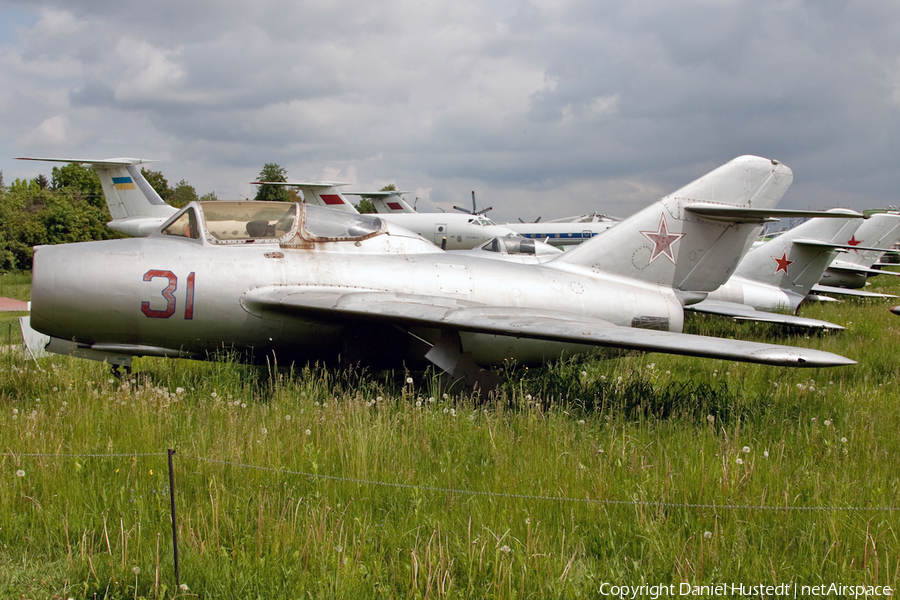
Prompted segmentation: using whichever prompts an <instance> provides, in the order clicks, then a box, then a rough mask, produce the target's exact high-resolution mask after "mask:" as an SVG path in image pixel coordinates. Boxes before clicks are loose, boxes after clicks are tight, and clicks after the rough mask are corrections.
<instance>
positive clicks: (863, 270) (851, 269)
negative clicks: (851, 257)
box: [828, 263, 900, 277]
mask: <svg viewBox="0 0 900 600" xmlns="http://www.w3.org/2000/svg"><path fill="white" fill-rule="evenodd" d="M828 268H829V269H831V270H833V271H843V272H845V273H860V274H865V275H893V276H894V277H900V271H884V270H882V269H869V268H867V267H860V266H857V265H850V264H842V263H831V264H830V265H828Z"/></svg>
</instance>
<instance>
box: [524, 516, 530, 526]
mask: <svg viewBox="0 0 900 600" xmlns="http://www.w3.org/2000/svg"><path fill="white" fill-rule="evenodd" d="M525 524H526V525H531V517H525Z"/></svg>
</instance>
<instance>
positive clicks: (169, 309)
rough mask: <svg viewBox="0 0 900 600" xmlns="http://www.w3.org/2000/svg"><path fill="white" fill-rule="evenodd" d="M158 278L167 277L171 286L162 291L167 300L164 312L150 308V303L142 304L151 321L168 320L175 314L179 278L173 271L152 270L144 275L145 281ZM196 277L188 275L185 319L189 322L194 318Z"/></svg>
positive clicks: (142, 308)
mask: <svg viewBox="0 0 900 600" xmlns="http://www.w3.org/2000/svg"><path fill="white" fill-rule="evenodd" d="M156 277H165V278H166V279H168V280H169V285H167V286H166V288H165V289H164V290H163V291H162V297H163V298H165V299H166V307H165V308H164V309H163V310H154V309H152V308H150V302H148V301H146V300H144V301H143V302H141V312H142V313H144V314H145V315H147V316H148V317H150V318H151V319H168V318H169V317H171V316H172V315H174V314H175V304H176V300H175V290H177V289H178V277H176V276H175V273H173V272H172V271H160V270H157V269H151V270H149V271H147V272H146V273H144V281H152V280H153V279H154V278H156ZM194 277H195V274H194V273H193V272H192V273H191V274H190V275H188V280H187V298H186V299H185V307H184V318H185V320H188V321H190V320H191V319H193V318H194Z"/></svg>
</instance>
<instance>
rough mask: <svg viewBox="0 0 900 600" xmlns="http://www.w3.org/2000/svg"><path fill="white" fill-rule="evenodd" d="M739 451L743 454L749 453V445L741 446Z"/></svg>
mask: <svg viewBox="0 0 900 600" xmlns="http://www.w3.org/2000/svg"><path fill="white" fill-rule="evenodd" d="M741 452H743V453H744V454H750V446H744V447H743V448H741Z"/></svg>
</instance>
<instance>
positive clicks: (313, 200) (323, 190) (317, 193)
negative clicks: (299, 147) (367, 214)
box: [284, 181, 358, 214]
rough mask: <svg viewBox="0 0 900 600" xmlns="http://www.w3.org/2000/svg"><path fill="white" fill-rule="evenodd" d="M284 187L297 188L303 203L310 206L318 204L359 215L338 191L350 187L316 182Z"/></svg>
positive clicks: (328, 182) (334, 182)
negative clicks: (343, 187) (342, 187)
mask: <svg viewBox="0 0 900 600" xmlns="http://www.w3.org/2000/svg"><path fill="white" fill-rule="evenodd" d="M284 185H289V186H291V187H295V188H297V189H298V190H300V191H301V192H302V193H303V201H304V202H306V203H308V204H318V205H319V206H325V207H328V208H335V209H337V210H343V211H345V212H349V213H353V214H357V213H358V211H357V210H356V208H355V207H354V206H353V204H351V203H350V201H349V200H347V198H346V197H345V196H344V195H343V194H342V193H341V191H340V190H339V189H338V188H339V187H340V186H343V185H348V184H346V183H338V182H336V181H316V182H312V183H295V182H289V183H286V184H284Z"/></svg>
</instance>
